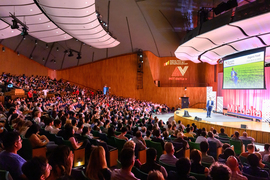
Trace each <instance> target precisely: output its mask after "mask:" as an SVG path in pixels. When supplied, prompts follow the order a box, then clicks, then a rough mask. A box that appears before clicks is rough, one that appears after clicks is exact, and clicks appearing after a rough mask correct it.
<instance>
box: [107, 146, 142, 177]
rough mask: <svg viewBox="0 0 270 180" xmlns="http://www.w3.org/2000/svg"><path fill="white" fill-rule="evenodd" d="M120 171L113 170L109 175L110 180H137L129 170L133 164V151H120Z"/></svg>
mask: <svg viewBox="0 0 270 180" xmlns="http://www.w3.org/2000/svg"><path fill="white" fill-rule="evenodd" d="M120 162H121V166H122V167H121V169H115V170H113V171H112V173H111V180H120V179H125V180H139V179H138V178H136V177H135V176H134V174H133V173H132V172H131V169H132V167H133V165H134V163H135V155H134V151H133V149H130V148H126V149H122V151H121V153H120Z"/></svg>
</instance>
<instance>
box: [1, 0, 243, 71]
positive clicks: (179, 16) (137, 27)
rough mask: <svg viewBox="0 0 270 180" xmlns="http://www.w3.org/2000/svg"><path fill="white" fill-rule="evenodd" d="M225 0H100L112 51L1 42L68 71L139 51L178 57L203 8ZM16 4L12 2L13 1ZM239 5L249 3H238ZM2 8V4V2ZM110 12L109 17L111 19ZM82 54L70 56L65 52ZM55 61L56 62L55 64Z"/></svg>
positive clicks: (99, 8) (73, 42) (69, 43)
mask: <svg viewBox="0 0 270 180" xmlns="http://www.w3.org/2000/svg"><path fill="white" fill-rule="evenodd" d="M221 2H222V0H202V1H200V0H111V1H109V0H97V1H96V2H95V5H96V10H97V11H98V12H99V13H100V14H101V15H102V19H103V20H104V21H106V22H107V23H108V25H109V31H110V32H111V33H112V34H113V36H114V37H115V38H117V41H119V42H120V44H119V45H118V46H116V47H113V48H109V49H97V48H93V47H91V46H89V45H84V43H82V42H80V41H76V39H74V38H73V39H70V40H66V41H59V42H54V43H48V47H47V48H46V43H45V42H43V41H40V40H38V43H37V44H35V40H36V38H34V37H32V36H30V35H28V36H26V39H25V40H23V37H22V36H21V35H17V36H15V37H11V38H7V39H2V40H1V41H0V43H1V44H2V45H4V46H6V47H8V48H10V49H12V50H14V51H16V52H19V53H20V54H22V55H25V56H26V57H29V58H30V55H31V54H32V58H33V60H35V61H37V62H38V63H40V64H43V65H45V66H47V67H49V68H51V69H64V68H68V67H73V66H78V65H82V64H85V63H89V62H93V61H97V60H101V59H105V58H108V57H113V56H117V55H121V54H126V53H132V52H136V51H137V50H138V49H142V50H147V51H151V52H153V53H154V54H155V55H156V56H159V57H165V56H174V52H175V50H176V49H177V47H178V46H179V45H180V41H181V39H182V38H183V36H184V35H185V34H186V32H187V31H188V30H192V29H193V28H194V27H196V26H197V12H198V10H199V9H200V8H201V7H215V6H217V5H218V4H219V3H221ZM11 3H12V2H11ZM238 3H239V5H242V4H246V3H247V1H243V0H241V1H240V2H239V1H238ZM0 7H1V2H0ZM108 13H109V16H108ZM69 49H73V50H75V51H78V52H81V57H82V58H81V59H80V60H77V54H76V53H74V56H73V57H68V54H65V53H64V51H65V50H69ZM54 60H55V63H54Z"/></svg>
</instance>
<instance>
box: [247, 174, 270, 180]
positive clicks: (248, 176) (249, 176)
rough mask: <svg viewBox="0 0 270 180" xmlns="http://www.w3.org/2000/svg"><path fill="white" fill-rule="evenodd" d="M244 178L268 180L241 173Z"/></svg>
mask: <svg viewBox="0 0 270 180" xmlns="http://www.w3.org/2000/svg"><path fill="white" fill-rule="evenodd" d="M242 174H243V175H244V176H246V177H247V178H248V180H269V179H268V178H261V177H257V176H251V175H249V174H246V173H242Z"/></svg>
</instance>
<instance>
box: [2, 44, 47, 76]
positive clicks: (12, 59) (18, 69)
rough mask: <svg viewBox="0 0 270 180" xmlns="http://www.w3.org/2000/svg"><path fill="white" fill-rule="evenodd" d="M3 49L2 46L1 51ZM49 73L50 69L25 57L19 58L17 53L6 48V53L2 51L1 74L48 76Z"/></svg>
mask: <svg viewBox="0 0 270 180" xmlns="http://www.w3.org/2000/svg"><path fill="white" fill-rule="evenodd" d="M2 47H3V46H2V45H0V49H2ZM48 71H49V68H47V67H45V66H43V65H41V64H39V63H38V62H35V61H33V60H31V59H29V58H27V57H25V56H23V55H20V56H18V55H17V53H15V52H14V51H12V50H11V49H9V48H7V47H5V52H2V51H0V73H2V72H7V73H11V74H14V75H22V74H25V75H27V76H30V75H40V76H48Z"/></svg>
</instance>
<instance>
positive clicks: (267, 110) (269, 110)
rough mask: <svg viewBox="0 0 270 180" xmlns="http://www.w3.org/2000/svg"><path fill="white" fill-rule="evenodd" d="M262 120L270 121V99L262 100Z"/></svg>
mask: <svg viewBox="0 0 270 180" xmlns="http://www.w3.org/2000/svg"><path fill="white" fill-rule="evenodd" d="M262 122H270V100H263V105H262Z"/></svg>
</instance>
